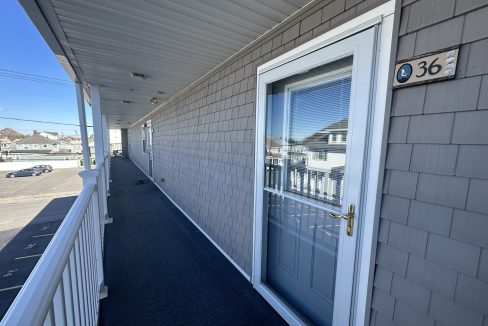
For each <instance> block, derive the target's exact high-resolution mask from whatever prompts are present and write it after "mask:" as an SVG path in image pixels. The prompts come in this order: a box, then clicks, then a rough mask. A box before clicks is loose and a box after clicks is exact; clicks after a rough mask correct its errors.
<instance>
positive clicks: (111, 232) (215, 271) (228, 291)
mask: <svg viewBox="0 0 488 326" xmlns="http://www.w3.org/2000/svg"><path fill="white" fill-rule="evenodd" d="M111 174H112V177H111V178H112V180H113V182H112V183H111V184H110V188H111V190H110V192H111V196H110V197H109V215H110V217H112V218H113V223H112V224H110V225H107V226H106V228H105V256H104V260H105V261H104V264H105V283H106V285H107V286H108V289H109V291H108V293H109V295H108V298H106V299H103V300H102V301H101V307H100V310H101V311H100V324H101V325H260V324H265V325H282V324H285V322H284V321H283V320H282V319H281V318H280V316H279V315H278V314H277V313H276V312H275V311H274V310H273V309H272V308H271V307H270V306H269V305H268V303H267V302H266V301H265V300H264V299H263V298H262V297H261V296H260V295H259V294H258V293H257V292H256V291H255V290H254V289H253V288H252V285H251V284H250V283H249V282H248V281H247V280H246V279H245V278H244V277H243V276H242V275H241V274H240V273H239V272H238V271H237V270H236V269H235V267H234V266H232V264H231V263H229V262H228V261H227V259H226V258H225V257H224V256H223V255H222V254H221V253H220V252H219V251H218V250H217V249H216V248H215V247H214V246H213V245H212V244H211V243H210V242H209V241H208V240H207V239H206V237H205V236H204V235H203V234H202V233H201V232H200V231H199V230H198V229H197V228H195V226H194V225H193V224H192V223H191V222H190V221H188V220H187V218H186V217H185V216H184V215H183V214H182V213H181V212H180V211H179V210H178V209H177V208H176V207H175V206H174V205H173V204H172V203H171V202H170V201H169V200H168V199H167V198H166V197H165V196H164V195H163V194H162V193H161V192H160V191H159V189H157V188H156V186H155V185H154V184H152V183H151V182H150V181H149V180H148V179H147V177H146V176H145V175H144V174H143V173H142V172H141V171H140V170H139V169H138V168H137V167H136V166H135V165H134V163H132V162H131V161H129V160H125V159H122V158H121V157H116V158H113V159H112V168H111ZM140 180H144V182H143V183H141V184H139V183H140V182H138V181H140Z"/></svg>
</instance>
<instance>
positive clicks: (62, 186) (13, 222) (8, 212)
mask: <svg viewBox="0 0 488 326" xmlns="http://www.w3.org/2000/svg"><path fill="white" fill-rule="evenodd" d="M80 171H81V170H80V169H60V170H54V171H53V172H50V173H45V174H42V175H40V176H37V177H34V176H30V177H22V178H13V179H9V178H4V177H3V175H4V174H6V172H5V173H2V175H0V318H2V317H3V315H4V314H5V312H6V311H7V310H8V307H9V306H10V304H11V303H12V301H13V300H14V299H15V296H16V295H17V293H18V292H19V291H20V289H21V287H22V285H23V284H24V282H25V281H26V279H27V277H28V276H29V274H30V272H31V271H32V269H33V268H34V266H35V264H36V263H37V261H38V260H39V258H40V256H41V255H42V253H43V252H44V250H45V249H46V247H47V245H48V244H49V242H50V241H51V239H52V237H53V235H54V233H55V232H56V230H57V229H58V227H59V225H61V222H62V221H63V218H64V217H65V216H66V213H67V212H68V211H69V209H70V208H71V206H72V205H73V203H74V201H75V200H76V197H77V195H78V194H79V192H80V191H81V188H82V180H81V178H80V177H79V176H78V173H79V172H80Z"/></svg>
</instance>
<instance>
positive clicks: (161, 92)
mask: <svg viewBox="0 0 488 326" xmlns="http://www.w3.org/2000/svg"><path fill="white" fill-rule="evenodd" d="M157 93H158V94H160V95H163V94H166V92H165V91H157Z"/></svg>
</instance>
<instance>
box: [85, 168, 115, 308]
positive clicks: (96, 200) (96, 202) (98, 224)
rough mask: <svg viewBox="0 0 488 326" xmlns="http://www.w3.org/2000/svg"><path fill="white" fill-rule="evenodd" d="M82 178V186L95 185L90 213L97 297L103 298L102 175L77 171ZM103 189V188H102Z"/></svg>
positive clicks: (96, 171)
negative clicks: (92, 219)
mask: <svg viewBox="0 0 488 326" xmlns="http://www.w3.org/2000/svg"><path fill="white" fill-rule="evenodd" d="M79 174H80V176H81V177H82V178H83V186H87V185H92V184H93V185H95V190H94V191H93V194H92V200H91V202H92V211H91V214H92V216H93V217H94V218H95V221H94V222H95V223H93V225H94V230H93V231H94V235H95V251H96V252H95V254H96V261H97V263H96V265H97V266H96V268H97V271H96V272H97V280H98V282H97V284H98V286H99V299H104V298H106V297H107V296H108V288H107V286H106V285H105V278H104V273H103V238H104V236H103V234H104V224H105V216H104V215H105V214H104V212H103V210H102V208H103V203H100V199H101V197H103V196H100V193H99V191H100V190H101V189H99V187H98V185H99V182H98V181H99V179H100V178H101V177H102V175H101V173H100V170H98V169H94V170H85V171H82V172H80V173H79ZM102 191H103V190H102Z"/></svg>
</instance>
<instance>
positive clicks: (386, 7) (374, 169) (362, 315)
mask: <svg viewBox="0 0 488 326" xmlns="http://www.w3.org/2000/svg"><path fill="white" fill-rule="evenodd" d="M394 11H395V1H394V0H390V1H389V2H387V3H385V4H383V5H381V6H379V7H377V8H375V9H373V10H371V11H369V12H367V13H365V14H363V15H361V16H358V17H356V18H354V19H352V20H350V21H348V22H346V23H344V24H343V25H341V26H339V27H337V28H335V29H333V30H331V31H329V32H327V33H325V34H323V35H321V36H319V37H317V38H315V39H313V40H311V41H309V42H307V43H305V44H303V45H301V46H299V47H297V48H295V49H293V50H291V51H289V52H287V53H285V54H283V55H281V56H279V57H277V58H275V59H273V60H271V61H269V62H267V63H265V64H263V65H261V66H259V67H258V68H257V79H258V82H257V88H256V97H257V98H256V103H257V105H256V146H255V159H256V161H255V180H254V181H255V182H254V209H255V210H254V232H253V266H252V282H253V285H254V287H255V288H256V290H257V291H258V292H259V293H260V294H261V295H262V296H263V297H264V298H265V299H266V300H267V301H268V302H269V303H270V304H271V305H272V306H273V308H274V309H275V310H276V311H277V312H278V313H280V315H281V316H282V317H283V318H284V319H285V320H286V321H287V322H288V323H290V324H303V320H302V319H301V318H300V316H299V314H297V313H295V312H294V311H293V309H292V308H291V307H289V306H288V305H287V304H286V303H284V302H283V301H282V300H281V299H280V298H279V297H278V296H277V295H276V294H275V293H274V292H273V290H271V289H270V288H269V287H268V286H267V285H266V284H264V283H263V282H262V266H261V265H262V264H261V262H262V259H263V256H262V248H263V241H262V239H263V197H262V194H263V181H264V176H263V168H262V167H264V137H265V135H264V130H265V116H266V96H265V94H266V88H265V87H264V89H263V85H261V83H260V75H261V74H263V73H264V72H266V71H269V70H272V69H274V68H276V67H279V66H281V65H283V64H286V63H289V62H291V61H293V60H295V59H297V58H300V57H302V56H304V55H307V54H309V53H311V52H313V51H315V50H318V49H321V48H323V47H326V46H328V45H331V44H333V43H335V42H337V41H339V40H342V39H345V38H347V37H349V36H351V35H353V34H355V33H357V32H360V31H362V30H365V29H367V28H369V27H372V26H375V29H376V32H377V34H376V37H377V39H376V49H375V50H374V51H375V53H374V56H375V62H374V65H373V73H372V76H371V78H372V89H371V103H370V117H369V126H368V129H369V132H368V136H369V138H368V140H367V148H366V153H367V155H366V157H365V167H364V176H365V178H364V180H363V190H362V197H363V198H362V200H361V203H362V207H361V208H362V209H361V214H360V216H358V217H357V218H356V221H357V222H356V223H357V224H359V225H360V228H359V229H356V232H357V233H358V241H357V249H356V255H357V256H356V263H355V281H354V284H353V296H352V299H351V301H352V305H351V316H352V317H351V318H350V320H349V324H352V325H365V324H367V323H368V320H367V318H368V316H369V309H370V297H371V289H372V279H373V278H372V273H373V272H374V262H375V259H374V254H375V248H376V239H377V234H376V233H377V232H376V230H377V227H378V226H377V216H376V215H377V212H378V205H379V201H378V200H377V194H378V190H379V188H380V186H381V185H379V181H380V178H381V176H382V173H381V171H380V169H381V159H382V144H383V137H384V130H385V113H386V112H385V111H386V99H387V92H388V81H389V74H390V53H391V42H392V34H393V16H394ZM264 86H265V85H264Z"/></svg>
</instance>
